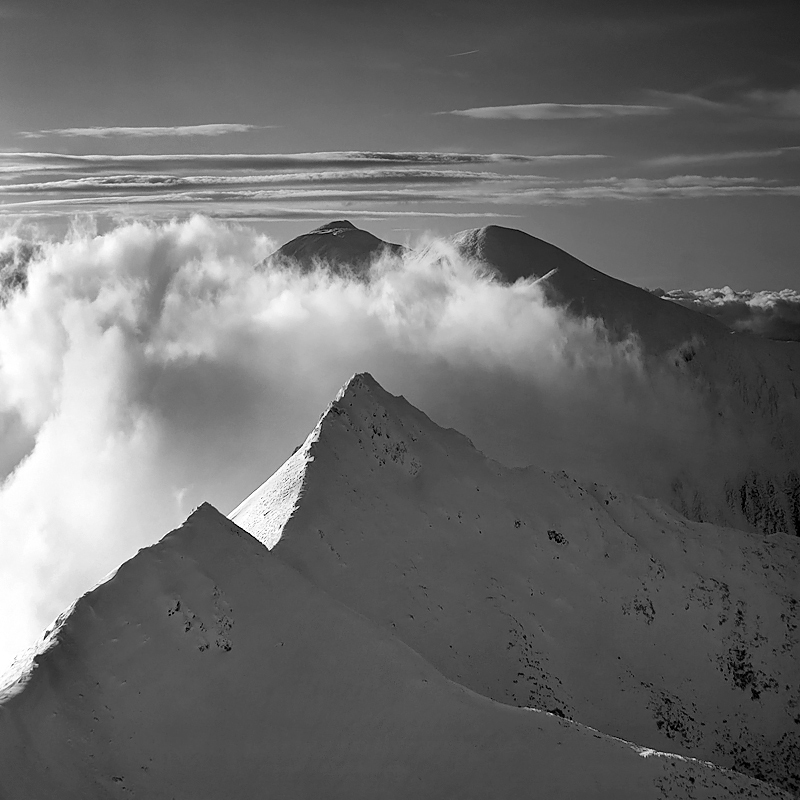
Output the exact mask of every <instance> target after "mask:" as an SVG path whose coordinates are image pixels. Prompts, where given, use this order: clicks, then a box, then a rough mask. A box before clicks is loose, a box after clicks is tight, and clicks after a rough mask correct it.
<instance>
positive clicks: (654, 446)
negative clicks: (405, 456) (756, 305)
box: [0, 217, 709, 662]
mask: <svg viewBox="0 0 800 800" xmlns="http://www.w3.org/2000/svg"><path fill="white" fill-rule="evenodd" d="M5 244H6V245H7V246H11V245H12V244H13V245H14V246H17V245H18V244H19V242H16V243H15V242H12V241H11V239H7V240H6V242H5ZM425 244H426V245H427V246H426V247H424V248H422V249H421V250H418V251H416V252H412V253H410V254H409V255H407V256H406V257H404V258H402V259H400V258H396V257H395V258H386V259H384V260H382V261H379V262H378V263H376V264H374V265H373V266H372V268H371V270H370V275H369V279H368V280H358V279H354V278H352V277H346V276H341V275H339V276H337V275H332V274H331V273H330V272H329V271H327V270H325V269H324V268H322V267H320V268H319V269H317V270H314V271H311V272H306V273H302V272H301V271H299V270H294V269H292V268H287V267H283V268H278V267H270V268H263V267H262V268H257V267H256V265H258V264H259V263H260V262H261V261H262V260H263V259H264V258H265V257H266V256H267V255H268V254H269V253H270V252H272V251H273V249H274V245H273V243H272V242H270V241H269V239H267V238H266V237H264V236H262V235H258V234H256V233H254V232H253V231H251V230H248V229H244V228H238V227H232V226H228V225H222V224H218V223H215V222H211V221H209V220H207V219H204V218H200V217H195V218H193V219H191V220H189V221H187V222H183V223H178V222H172V223H168V224H164V225H145V224H140V223H134V224H126V225H121V226H119V227H117V228H116V229H114V230H112V231H111V232H110V233H107V234H105V235H96V234H95V233H94V232H92V231H91V230H90V231H84V232H82V233H81V232H73V233H72V234H70V235H69V236H68V237H67V238H66V239H64V240H63V241H59V242H49V243H43V244H41V245H40V249H38V250H35V251H33V257H32V260H31V263H30V265H29V267H28V269H27V284H25V282H24V281H23V282H22V283H20V285H18V286H16V288H11V289H10V291H9V293H8V296H7V298H6V302H5V305H3V306H2V307H1V308H0V436H2V442H0V452H2V453H3V454H4V458H5V461H4V462H3V463H2V467H3V469H4V474H5V476H6V477H5V480H4V483H3V484H2V486H1V487H0V531H2V536H0V570H1V571H2V575H0V586H2V589H0V592H2V593H3V602H5V604H6V606H7V607H8V606H10V605H13V606H14V607H15V608H16V609H18V612H17V613H16V614H15V615H14V616H13V617H12V619H11V620H9V622H8V624H9V625H11V626H12V628H11V630H10V631H7V634H6V635H5V636H4V639H3V641H4V646H5V647H7V648H8V649H7V650H6V651H5V652H3V653H0V662H4V661H6V660H7V659H8V658H9V657H10V655H11V654H12V652H13V651H14V650H16V649H18V648H19V647H20V646H21V645H23V644H24V643H25V641H26V640H27V639H30V638H31V637H33V636H34V635H35V634H36V632H37V630H38V629H41V628H42V627H43V626H44V625H46V624H47V623H48V622H49V621H50V619H52V617H54V616H55V615H56V614H57V613H58V612H59V610H60V609H61V608H62V607H63V606H65V605H66V604H67V603H68V602H70V601H71V600H72V599H73V597H74V595H75V594H77V593H79V592H81V591H83V590H85V589H87V588H88V587H89V586H90V585H91V584H92V582H94V581H96V580H97V579H99V578H100V577H101V576H102V575H103V574H104V573H105V572H107V571H108V570H109V569H111V568H113V567H114V566H116V565H117V564H118V563H119V562H120V561H121V560H122V559H123V558H126V557H128V556H129V555H131V554H132V553H133V552H134V551H135V549H136V548H137V547H139V546H142V545H145V544H148V543H150V542H152V541H154V540H156V539H157V538H158V537H160V536H161V535H162V534H163V533H164V532H165V531H166V530H168V529H169V528H170V527H172V526H174V525H176V524H178V523H179V522H180V521H181V519H182V518H183V517H185V516H186V514H187V513H188V512H189V511H190V510H191V508H192V507H193V506H195V505H197V504H199V503H200V502H202V501H204V500H208V501H210V502H212V503H214V504H216V505H218V506H219V507H220V508H221V510H223V511H228V510H229V509H230V508H232V507H233V506H234V505H235V504H236V503H237V502H238V501H239V500H241V499H242V498H243V497H244V496H245V495H247V494H248V493H249V492H250V491H251V490H252V489H253V488H254V487H255V486H257V485H258V484H259V483H260V482H261V481H262V480H264V479H266V477H268V475H269V474H270V473H271V472H272V471H273V470H274V469H276V468H277V467H278V466H279V465H280V463H281V462H282V461H283V460H284V459H285V458H286V457H287V456H288V455H289V454H290V453H291V452H292V450H293V449H294V447H295V446H296V445H298V444H299V443H300V442H301V441H302V440H303V438H304V437H305V435H306V434H307V433H308V431H309V430H310V429H311V428H312V427H313V425H314V423H315V422H316V419H317V417H318V415H319V414H320V413H321V412H322V411H323V410H324V408H325V406H326V404H327V403H328V402H329V401H330V400H331V399H332V398H333V396H334V395H335V393H336V391H337V390H338V388H339V387H340V386H341V385H342V383H344V382H345V381H346V380H347V378H348V377H349V376H350V375H351V374H352V373H354V372H356V371H364V370H367V371H370V372H372V373H373V374H374V375H375V377H376V378H377V379H378V380H379V381H380V382H381V383H382V384H383V385H384V386H385V387H386V388H387V389H388V390H389V391H392V392H395V393H398V394H399V393H402V394H404V395H405V396H406V397H407V398H408V399H409V400H410V401H411V402H412V403H414V404H415V405H417V406H418V407H420V408H422V409H423V410H424V411H426V412H427V413H428V414H430V415H431V416H432V417H433V419H434V420H435V421H437V422H439V423H440V424H444V425H451V426H454V427H457V428H459V429H460V430H462V431H464V432H465V433H467V434H468V435H470V436H471V437H472V438H473V439H474V441H475V443H476V445H477V446H478V447H479V448H481V449H483V450H484V451H485V452H487V454H489V455H492V456H495V457H497V458H499V459H501V460H504V461H506V462H508V463H515V464H519V463H537V464H540V465H542V466H547V467H554V468H556V467H562V466H569V467H573V468H576V467H580V468H583V469H585V471H587V472H588V473H589V474H592V473H593V472H595V471H596V470H597V469H598V468H602V469H603V477H604V479H607V480H608V481H609V482H611V481H612V479H613V478H615V477H617V476H620V475H623V476H624V475H630V474H633V473H643V474H644V473H646V474H654V475H655V474H663V475H666V474H669V472H670V469H671V468H672V465H673V462H677V461H680V463H685V462H686V460H687V457H688V456H691V454H693V453H695V454H698V457H700V456H701V455H702V454H703V453H705V452H707V450H708V445H709V443H708V441H707V439H706V435H705V433H704V431H705V430H706V429H707V426H706V424H705V421H704V412H703V411H702V410H701V408H702V407H701V404H700V400H699V399H698V398H697V397H696V396H695V394H694V393H693V392H692V391H691V389H689V388H687V387H685V386H684V385H683V384H682V383H681V382H680V380H679V378H678V377H676V376H675V375H673V374H671V373H668V372H666V371H664V372H658V371H656V372H653V371H652V370H645V369H644V366H643V362H642V358H641V356H640V354H639V351H638V348H637V346H636V343H635V342H634V341H625V342H621V343H616V344H612V343H610V342H609V341H608V340H607V338H606V337H605V335H604V331H603V328H602V326H600V325H599V324H598V323H596V322H594V321H587V320H576V319H573V318H570V317H568V316H567V315H566V314H565V313H564V312H563V311H561V310H559V309H556V308H553V307H549V306H547V305H546V304H545V302H544V300H543V295H542V292H541V289H540V287H539V286H537V285H536V284H535V283H532V282H518V283H517V284H515V285H513V286H506V285H502V284H501V283H499V282H496V281H495V280H493V279H492V278H491V277H489V276H487V275H486V273H485V271H484V270H482V269H481V268H480V267H479V266H478V265H476V264H471V263H465V262H464V261H462V260H460V259H459V258H458V257H456V255H455V253H454V252H453V251H452V250H451V249H449V248H448V247H447V246H446V245H445V244H443V243H442V242H437V241H429V242H426V243H425ZM23 456H24V457H23Z"/></svg>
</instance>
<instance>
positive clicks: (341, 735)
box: [0, 504, 788, 800]
mask: <svg viewBox="0 0 800 800" xmlns="http://www.w3.org/2000/svg"><path fill="white" fill-rule="evenodd" d="M232 535H233V536H236V546H231V536H232ZM576 763H579V764H580V765H581V769H580V770H576V769H574V765H575V764H576ZM0 765H2V769H1V770H0V790H2V792H3V796H4V797H6V798H9V800H18V799H19V800H23V798H24V799H25V800H27V799H28V798H31V797H37V798H38V797H45V796H58V797H60V798H64V800H79V798H80V800H83V798H86V797H94V798H98V799H99V800H100V799H101V800H112V798H120V797H136V796H144V797H148V798H154V800H161V798H164V799H165V800H166V799H167V798H174V799H175V800H190V798H196V797H203V796H214V797H223V796H225V797H245V796H252V794H253V792H256V791H258V792H262V793H263V792H267V793H277V794H279V795H280V796H286V797H289V796H290V797H295V798H304V797H308V798H311V797H319V796H320V795H321V794H322V795H324V796H326V797H331V798H343V799H344V798H365V800H366V798H372V797H374V796H375V792H376V791H379V792H380V794H381V796H382V797H387V798H394V797H397V798H398V800H399V798H404V797H408V796H409V794H413V795H414V796H417V797H423V798H442V797H452V796H459V797H464V798H473V797H474V798H476V799H477V798H482V797H486V796H489V795H491V796H494V797H509V798H510V797H519V796H520V795H521V794H523V793H524V794H529V793H530V792H531V791H534V792H537V793H539V792H540V793H541V794H542V795H544V796H547V797H555V798H559V797H561V798H572V797H609V798H611V797H614V798H623V799H624V798H630V799H631V800H634V798H636V800H639V799H640V798H653V800H664V798H666V797H673V796H675V793H676V792H684V793H686V794H687V796H689V792H691V796H692V797H693V798H697V799H698V800H699V799H700V798H709V799H710V798H711V797H715V796H718V794H719V792H720V791H722V792H725V793H728V794H731V793H737V794H738V795H740V796H746V797H752V798H787V797H788V795H786V794H785V793H783V792H781V791H780V790H778V789H776V788H775V787H772V786H769V785H768V784H764V783H762V782H759V781H756V780H753V779H752V778H748V777H747V776H744V775H740V774H738V773H735V772H731V771H727V770H723V769H720V768H718V767H715V766H713V765H709V764H704V763H702V762H699V761H694V760H689V759H684V758H681V757H679V756H673V755H671V754H668V753H658V752H654V751H652V750H648V749H646V748H642V747H639V746H637V745H633V744H631V743H629V742H620V741H618V740H615V739H613V738H611V737H608V736H605V735H603V734H601V733H599V732H597V731H593V730H591V729H589V728H585V727H584V726H580V725H577V724H575V723H571V722H568V721H566V720H562V719H559V718H557V717H554V716H552V715H548V714H544V713H541V712H537V711H529V710H523V709H511V708H508V707H504V706H502V705H499V704H496V703H493V702H492V701H490V700H488V699H487V698H484V697H481V696H479V695H476V694H474V693H472V692H469V691H467V690H465V689H464V688H463V687H460V686H458V685H456V684H454V683H452V682H450V681H448V680H446V679H445V678H444V677H443V676H441V675H440V674H439V673H438V672H437V671H436V670H434V669H433V668H432V667H431V666H430V665H429V664H428V663H427V662H426V661H425V660H424V659H423V658H422V657H420V656H419V655H418V654H417V653H415V652H414V651H413V650H411V649H410V648H408V647H407V646H406V645H404V644H403V643H402V642H400V641H399V640H397V639H396V638H395V637H394V636H393V635H392V634H391V633H390V632H388V631H385V630H382V629H380V628H379V627H377V626H375V625H374V624H373V623H371V622H370V621H369V620H366V619H364V618H362V617H360V616H358V615H357V614H355V613H354V612H353V611H352V610H351V609H349V608H347V607H345V606H343V605H341V604H338V603H336V602H335V601H334V602H332V601H331V598H330V597H329V596H328V595H326V594H325V593H324V592H322V591H321V590H319V589H318V588H316V587H314V586H312V585H311V584H310V583H308V581H306V580H305V579H303V578H302V577H301V576H300V575H299V574H298V573H297V572H296V571H295V570H293V569H292V568H291V567H290V566H288V565H286V564H283V563H282V562H281V561H280V560H279V559H277V558H275V557H274V556H273V555H271V554H270V553H269V552H268V551H267V550H266V549H265V548H263V547H262V546H261V545H260V544H259V543H257V542H256V541H255V540H254V539H252V538H251V537H249V536H248V535H247V534H246V533H245V532H243V531H240V529H238V527H237V526H235V525H234V524H233V523H231V522H230V520H228V519H226V518H225V517H223V516H222V515H221V514H219V512H217V511H216V510H215V509H213V508H212V507H211V506H208V505H207V504H206V505H203V506H202V507H200V508H199V509H198V510H197V511H196V512H194V513H193V514H192V515H191V516H190V517H189V519H188V520H187V521H186V523H184V525H183V526H182V527H181V528H180V529H177V530H176V531H173V532H172V533H170V534H168V535H167V536H166V537H164V539H162V540H161V541H160V542H159V543H158V544H156V545H154V546H152V547H151V548H147V549H145V550H143V551H140V553H139V554H138V555H137V556H135V557H134V558H133V559H131V560H130V561H129V562H126V564H124V565H122V567H121V568H120V569H119V570H118V571H117V573H116V574H115V575H114V576H113V577H112V578H110V579H109V580H108V581H106V582H105V583H104V584H101V585H100V586H99V587H98V588H97V589H95V590H93V591H92V592H89V593H88V594H87V595H84V597H83V598H81V599H80V600H78V602H77V603H76V604H75V607H74V608H73V610H72V611H71V613H69V614H68V615H67V617H66V618H65V619H63V620H62V622H61V625H60V627H59V629H58V630H57V631H56V632H55V634H54V638H53V640H52V641H51V643H50V646H49V648H48V649H47V651H46V652H45V653H43V654H42V655H41V656H40V658H39V659H38V662H37V666H36V668H35V670H34V671H33V674H32V675H31V676H30V680H29V682H28V683H27V685H26V686H25V687H24V688H23V690H22V691H20V692H19V693H18V694H16V695H15V696H14V697H12V698H10V699H6V700H5V701H4V702H3V703H0Z"/></svg>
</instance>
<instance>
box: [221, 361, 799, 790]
mask: <svg viewBox="0 0 800 800" xmlns="http://www.w3.org/2000/svg"><path fill="white" fill-rule="evenodd" d="M231 518H232V519H233V520H234V521H235V522H236V523H237V524H238V525H240V526H241V527H242V528H244V529H245V530H247V531H249V532H250V533H252V534H253V535H254V536H255V537H256V538H258V539H259V540H260V541H262V542H263V543H264V544H265V545H266V546H267V547H269V548H274V551H273V552H274V553H275V554H276V555H277V556H278V557H279V558H281V559H282V560H283V561H285V562H287V563H288V564H290V565H291V566H293V567H294V568H295V569H297V570H298V572H300V573H301V574H303V575H304V576H305V577H307V578H308V579H309V580H310V581H311V582H312V583H314V584H315V585H316V586H319V587H321V588H323V589H324V590H325V591H327V592H329V593H330V594H331V595H332V596H334V597H336V598H337V599H338V600H340V601H341V602H342V603H344V604H345V605H347V606H349V607H350V608H353V609H355V610H356V611H358V612H359V613H360V614H362V615H364V616H365V617H368V618H369V619H372V620H374V621H375V622H377V623H378V624H379V625H381V626H382V627H384V628H386V629H388V630H390V631H392V632H393V633H394V634H395V635H396V636H398V637H399V638H400V639H402V640H403V641H404V642H405V643H406V644H408V645H409V646H410V647H411V648H413V649H414V650H416V651H417V652H418V653H420V654H421V655H422V656H423V657H424V658H426V659H427V660H428V661H429V662H430V663H431V664H433V665H434V666H435V667H436V668H437V669H438V670H440V671H441V672H442V673H443V674H444V675H445V676H447V677H448V678H450V679H451V680H453V681H455V682H457V683H459V684H463V685H465V686H467V687H468V688H470V689H472V690H473V691H475V692H477V693H479V694H482V695H485V696H487V697H490V698H492V699H493V700H496V701H498V702H501V703H506V704H509V705H514V706H532V707H536V708H541V709H544V710H547V711H550V712H552V713H554V714H557V715H563V716H565V717H567V718H571V719H574V720H577V721H579V722H581V723H585V724H588V725H590V726H592V727H594V728H597V729H599V730H602V731H603V732H604V733H609V734H612V735H614V736H618V737H620V738H623V739H627V740H630V741H635V742H637V743H638V744H641V745H644V746H647V747H651V748H655V749H658V750H668V751H671V752H677V753H682V754H684V755H687V756H693V757H696V758H700V759H704V760H709V761H713V762H715V763H717V764H721V765H723V766H728V767H735V768H736V769H738V770H740V771H743V772H747V773H748V774H751V775H753V776H757V777H763V778H765V779H768V780H770V781H773V782H775V783H778V784H780V785H783V786H784V787H787V788H791V789H793V790H795V791H797V790H800V680H799V679H800V669H799V668H798V656H800V646H799V645H798V641H799V640H798V636H797V625H798V599H800V593H799V592H798V587H800V539H798V538H797V537H794V536H788V535H786V534H779V533H778V534H773V535H770V536H768V537H766V538H765V537H764V536H763V535H760V534H754V533H747V532H743V531H738V530H734V529H725V528H720V527H716V526H713V525H709V524H700V523H693V522H689V521H687V520H686V519H685V518H683V517H681V516H679V515H678V514H676V513H675V512H674V511H672V510H671V509H670V508H668V507H666V506H664V505H662V504H660V503H659V502H658V501H654V500H648V499H646V498H643V497H637V496H630V495H626V494H623V493H620V492H618V491H616V490H612V489H610V488H609V487H606V486H602V485H600V484H597V483H588V484H587V483H582V482H580V481H578V480H577V479H575V478H574V477H572V476H570V475H569V474H567V473H565V472H559V473H547V472H544V471H542V470H539V469H537V468H534V467H531V468H528V469H507V468H505V467H503V466H502V465H501V464H499V463H497V462H494V461H491V460H489V459H487V458H486V457H484V456H483V455H482V454H481V453H480V452H478V451H477V450H476V449H475V448H474V447H473V446H472V444H471V442H470V441H469V440H468V439H467V438H466V437H464V436H462V435H461V434H460V433H458V432H456V431H454V430H445V429H442V428H440V427H439V426H437V425H436V424H435V423H433V422H432V421H431V420H430V419H429V418H428V417H426V416H425V415H424V414H423V413H421V412H420V411H418V410H417V409H415V408H414V407H413V406H411V405H410V404H409V403H408V402H406V401H405V400H404V399H403V398H402V397H394V396H392V395H390V394H388V393H387V392H386V391H384V390H383V389H382V388H381V387H380V386H379V385H378V384H377V383H376V381H375V380H374V379H373V378H371V377H370V376H369V375H358V376H356V377H354V378H353V379H352V380H351V381H350V382H349V384H348V385H347V386H346V388H345V389H344V390H343V391H342V392H341V393H340V395H339V397H338V398H337V399H336V401H335V402H334V403H333V404H332V405H331V406H330V407H329V409H328V410H327V412H326V413H325V414H324V416H323V417H322V419H321V420H320V423H319V424H318V425H317V427H316V429H315V430H314V431H313V432H312V433H311V435H310V436H309V437H308V439H307V440H306V441H305V443H304V444H303V446H302V447H301V448H299V449H298V450H297V451H296V452H295V453H294V454H293V455H292V456H291V458H290V459H289V460H288V461H287V462H286V463H285V464H284V466H283V467H282V468H281V469H280V470H279V471H278V472H277V473H276V474H275V475H273V476H272V477H271V478H270V479H269V480H268V481H267V482H266V483H265V484H264V485H263V486H262V487H261V488H259V489H258V490H257V491H256V492H254V493H253V494H252V495H251V496H250V497H249V498H248V499H247V500H245V501H244V502H243V503H242V504H241V505H240V506H239V507H238V508H237V509H236V510H235V511H234V512H233V513H232V515H231Z"/></svg>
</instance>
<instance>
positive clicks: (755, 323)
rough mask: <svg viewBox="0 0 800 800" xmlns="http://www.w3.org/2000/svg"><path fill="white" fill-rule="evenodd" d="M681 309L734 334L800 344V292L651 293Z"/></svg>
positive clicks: (700, 290)
mask: <svg viewBox="0 0 800 800" xmlns="http://www.w3.org/2000/svg"><path fill="white" fill-rule="evenodd" d="M652 291H653V293H654V294H656V295H658V296H659V297H665V298H667V299H668V300H672V301H674V302H676V303H680V304H681V305H682V306H686V307H687V308H691V309H694V310H695V311H702V312H703V313H705V314H708V315H709V316H712V317H714V318H715V319H718V320H719V321H720V322H722V323H724V324H725V325H727V326H728V327H729V328H732V329H733V330H735V331H743V332H749V333H757V334H760V335H761V336H766V337H767V338H769V339H780V340H783V341H792V342H800V292H797V291H795V290H794V289H783V290H781V291H778V292H770V291H763V292H749V291H743V292H737V291H734V290H733V289H731V287H730V286H723V287H722V288H721V289H696V290H687V289H673V290H671V291H669V292H665V291H664V290H663V289H654V290H652Z"/></svg>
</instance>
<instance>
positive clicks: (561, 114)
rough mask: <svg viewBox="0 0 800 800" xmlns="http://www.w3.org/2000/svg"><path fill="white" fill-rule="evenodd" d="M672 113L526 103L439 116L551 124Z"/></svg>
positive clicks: (664, 109)
mask: <svg viewBox="0 0 800 800" xmlns="http://www.w3.org/2000/svg"><path fill="white" fill-rule="evenodd" d="M671 110H672V109H670V108H669V107H668V106H653V105H623V104H613V103H526V104H522V105H509V106H480V107H477V108H464V109H460V110H456V111H444V112H441V113H443V114H452V115H455V116H459V117H471V118H473V119H498V120H509V119H516V120H554V119H601V118H606V119H613V118H618V117H642V116H647V117H651V116H660V115H663V114H669V113H670V111H671Z"/></svg>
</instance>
